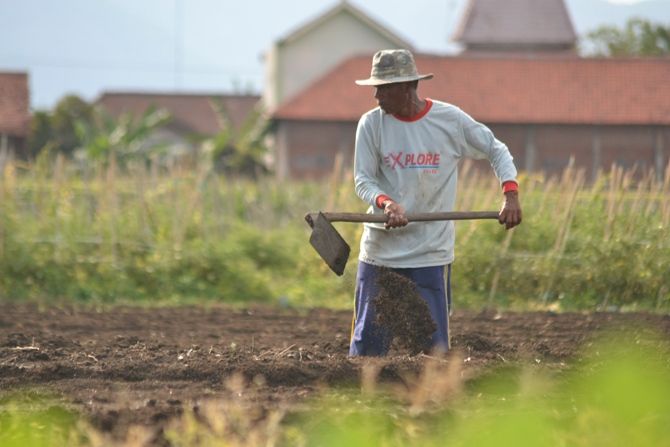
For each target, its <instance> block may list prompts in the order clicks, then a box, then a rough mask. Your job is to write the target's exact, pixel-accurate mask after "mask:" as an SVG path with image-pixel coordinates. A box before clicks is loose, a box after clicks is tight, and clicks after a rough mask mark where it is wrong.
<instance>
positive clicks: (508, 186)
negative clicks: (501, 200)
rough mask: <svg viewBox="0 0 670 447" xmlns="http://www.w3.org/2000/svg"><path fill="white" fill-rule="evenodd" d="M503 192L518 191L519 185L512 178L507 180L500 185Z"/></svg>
mask: <svg viewBox="0 0 670 447" xmlns="http://www.w3.org/2000/svg"><path fill="white" fill-rule="evenodd" d="M502 188H503V192H510V191H518V190H519V185H518V184H517V182H515V181H513V180H508V181H506V182H505V183H503V185H502Z"/></svg>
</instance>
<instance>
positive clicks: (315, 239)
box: [307, 213, 350, 276]
mask: <svg viewBox="0 0 670 447" xmlns="http://www.w3.org/2000/svg"><path fill="white" fill-rule="evenodd" d="M307 222H308V223H309V224H310V225H311V227H312V235H311V236H310V237H309V243H310V244H312V247H314V250H316V252H317V253H318V254H319V255H320V256H321V258H323V260H324V261H326V264H328V267H330V269H331V270H332V271H334V272H335V273H337V275H339V276H342V274H343V273H344V267H346V265H347V260H348V259H349V251H350V248H349V244H347V242H346V241H345V240H344V239H342V236H340V233H338V232H337V230H336V229H335V227H334V226H333V224H331V223H330V221H328V219H326V217H325V216H324V215H323V214H322V213H319V214H318V216H316V219H312V218H308V219H307Z"/></svg>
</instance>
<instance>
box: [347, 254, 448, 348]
mask: <svg viewBox="0 0 670 447" xmlns="http://www.w3.org/2000/svg"><path fill="white" fill-rule="evenodd" d="M446 267H447V268H446V271H447V280H446V281H445V280H444V272H445V266H442V265H440V266H434V267H420V268H405V269H391V270H392V271H394V272H396V273H399V274H401V275H403V276H405V277H407V278H409V279H410V280H412V281H413V282H414V283H415V284H416V286H417V289H418V291H419V294H420V295H421V297H422V298H423V299H424V300H425V301H426V303H427V304H428V308H429V309H430V315H431V316H432V317H433V321H434V322H435V326H436V327H437V330H436V331H435V333H434V334H433V338H432V345H433V349H436V350H439V351H442V352H445V351H447V350H448V349H449V319H448V313H449V308H450V307H451V265H448V266H446ZM378 269H379V267H376V266H374V265H371V264H367V263H365V262H362V261H359V262H358V275H357V278H356V296H355V299H356V302H355V307H354V321H353V324H352V329H351V345H350V346H349V355H350V356H358V355H369V356H382V355H386V353H387V352H388V350H389V348H390V346H391V340H392V336H391V334H389V332H388V331H387V330H385V329H384V328H382V327H379V326H378V325H377V324H375V318H376V313H375V309H374V304H373V300H374V298H375V297H376V296H377V295H378V293H379V285H378V284H377V272H378Z"/></svg>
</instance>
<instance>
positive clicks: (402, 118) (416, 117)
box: [393, 98, 433, 123]
mask: <svg viewBox="0 0 670 447" xmlns="http://www.w3.org/2000/svg"><path fill="white" fill-rule="evenodd" d="M432 106H433V100H432V99H430V98H426V105H425V107H424V108H423V110H422V111H420V112H419V113H417V114H416V115H414V116H409V117H405V116H398V115H396V114H393V116H394V117H395V118H396V119H399V120H400V121H405V122H407V123H411V122H413V121H419V120H420V119H421V118H423V117H424V116H426V113H428V112H429V111H430V108H431V107H432Z"/></svg>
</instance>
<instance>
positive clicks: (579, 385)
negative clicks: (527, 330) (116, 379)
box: [0, 332, 670, 447]
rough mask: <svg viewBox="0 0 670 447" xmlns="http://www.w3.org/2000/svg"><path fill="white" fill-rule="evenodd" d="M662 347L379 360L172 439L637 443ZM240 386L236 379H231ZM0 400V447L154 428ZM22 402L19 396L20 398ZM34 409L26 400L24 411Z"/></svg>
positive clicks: (669, 383) (647, 341) (482, 445)
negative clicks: (92, 421)
mask: <svg viewBox="0 0 670 447" xmlns="http://www.w3.org/2000/svg"><path fill="white" fill-rule="evenodd" d="M669 353H670V347H669V346H668V344H667V340H660V339H658V338H649V337H645V338H642V337H640V336H639V332H637V333H632V332H631V333H626V334H621V333H620V334H617V335H616V336H608V337H603V338H602V339H601V340H600V341H598V342H596V343H594V344H592V345H591V346H590V347H589V348H588V350H587V352H586V353H584V355H583V356H582V358H581V360H579V361H578V362H577V363H576V364H574V365H571V366H570V368H568V369H567V370H563V371H562V372H558V371H556V370H552V369H547V368H543V367H541V366H538V365H537V364H535V363H534V362H532V361H530V362H529V363H528V364H521V365H514V366H507V367H506V368H505V369H501V370H499V371H491V372H489V373H487V374H486V375H484V376H482V377H480V378H478V379H475V380H471V381H469V382H464V381H463V379H462V375H461V367H462V365H463V362H462V358H460V357H459V356H458V354H453V355H452V356H451V357H449V358H448V359H447V360H446V361H445V360H440V359H426V364H425V368H424V370H423V372H422V374H421V375H420V376H418V377H416V378H414V379H413V380H408V382H407V383H408V384H409V386H405V385H404V384H403V385H401V384H398V386H390V385H388V384H386V385H383V384H382V383H380V382H379V381H378V380H377V373H378V372H379V368H378V365H375V363H374V362H370V363H369V364H367V366H365V367H364V368H363V373H362V378H361V388H360V389H344V390H343V389H336V388H334V389H330V390H326V391H324V392H323V393H322V394H321V395H320V396H319V397H317V398H316V399H315V400H313V401H311V402H310V403H308V407H309V409H307V410H300V411H296V412H286V410H282V409H275V410H269V411H268V412H266V413H261V414H264V416H262V417H261V418H258V413H257V412H253V411H252V410H250V409H249V408H248V407H245V406H244V405H242V404H240V403H237V402H235V401H229V402H228V401H227V402H216V401H211V402H208V403H204V405H202V407H201V409H200V411H199V412H198V414H197V416H196V415H195V414H194V413H193V412H188V411H187V412H186V413H184V414H183V415H182V416H180V417H178V418H177V419H175V420H173V421H172V422H171V424H170V425H169V426H168V428H167V429H166V430H165V437H166V439H167V440H168V441H169V442H170V445H173V446H193V447H205V446H231V447H243V446H245V447H256V446H287V447H288V446H291V447H300V446H304V447H312V446H321V447H329V446H352V447H355V446H366V447H367V446H382V447H395V446H398V447H400V446H414V445H419V446H436V447H437V446H446V447H449V446H454V447H456V446H459V447H460V446H478V447H489V446H490V447H507V446H510V447H511V446H514V447H524V446H540V445H541V446H544V445H552V446H554V445H555V446H589V447H591V446H636V447H656V446H661V445H667V442H668V439H670V399H669V398H670V363H669V361H668V359H669V358H670V357H669V356H668V354H669ZM232 381H233V382H236V385H231V386H236V387H240V390H243V388H244V386H245V385H244V380H243V379H241V378H239V377H238V378H237V379H235V378H233V380H232ZM17 402H18V403H20V400H17V399H14V400H13V401H11V400H10V401H7V400H5V401H4V402H2V406H1V407H0V408H1V411H0V445H2V446H8V447H14V446H26V445H29V446H45V447H51V446H62V445H68V446H73V447H78V446H103V445H104V446H125V447H129V446H144V445H149V443H150V442H151V439H152V436H153V435H152V431H151V430H149V429H147V428H142V427H132V429H131V430H130V431H129V432H128V435H127V438H126V439H121V440H119V439H112V438H110V437H109V435H108V434H105V433H101V432H99V431H97V430H95V429H93V428H91V427H90V426H88V425H87V424H86V423H85V422H84V421H83V420H81V419H78V418H77V417H76V415H75V413H73V412H71V411H66V410H63V409H62V408H59V407H57V406H53V405H51V406H50V405H49V404H46V403H45V404H44V405H43V407H44V408H47V409H46V410H38V411H36V410H31V409H30V406H28V408H27V409H26V405H19V404H18V403H17ZM24 403H25V402H24ZM34 406H35V402H34V400H33V401H32V407H34Z"/></svg>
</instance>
